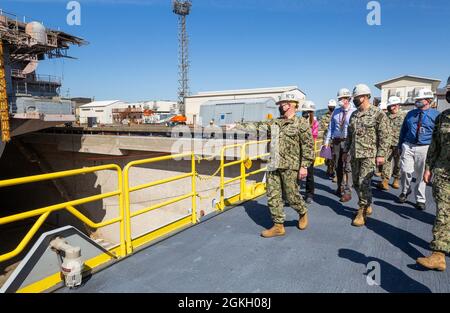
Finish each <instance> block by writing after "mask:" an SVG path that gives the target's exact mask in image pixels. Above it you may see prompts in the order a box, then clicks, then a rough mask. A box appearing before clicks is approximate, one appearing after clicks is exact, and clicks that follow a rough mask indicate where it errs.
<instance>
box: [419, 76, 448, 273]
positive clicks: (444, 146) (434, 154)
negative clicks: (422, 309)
mask: <svg viewBox="0 0 450 313" xmlns="http://www.w3.org/2000/svg"><path fill="white" fill-rule="evenodd" d="M449 82H450V78H449ZM446 98H447V102H449V103H450V90H448V91H447V97H446ZM449 146H450V109H447V110H445V111H444V112H442V113H441V114H440V115H439V116H438V117H437V120H436V126H435V128H434V131H433V138H432V140H431V145H430V148H429V149H428V153H427V161H426V165H425V173H424V175H423V180H424V181H425V182H426V183H428V182H429V181H430V180H431V177H432V176H434V178H433V197H434V199H435V201H436V209H437V210H436V220H435V222H434V227H433V241H432V242H431V244H430V247H431V250H432V251H433V252H432V254H431V255H430V256H429V257H424V258H418V259H417V263H419V264H420V265H422V266H424V267H426V268H428V269H433V270H438V271H445V268H446V262H445V254H446V253H447V254H448V253H450V147H449Z"/></svg>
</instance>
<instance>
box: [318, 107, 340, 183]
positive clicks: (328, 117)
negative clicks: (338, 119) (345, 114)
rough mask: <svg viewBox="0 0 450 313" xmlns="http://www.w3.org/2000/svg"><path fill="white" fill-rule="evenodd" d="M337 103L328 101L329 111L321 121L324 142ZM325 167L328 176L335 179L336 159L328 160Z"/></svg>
mask: <svg viewBox="0 0 450 313" xmlns="http://www.w3.org/2000/svg"><path fill="white" fill-rule="evenodd" d="M336 106H337V103H336V100H334V99H331V100H330V101H328V111H327V113H325V114H324V115H323V116H322V118H321V119H320V126H319V129H323V137H322V138H323V142H325V140H326V138H327V135H328V125H330V122H331V116H332V115H333V112H334V109H335V108H336ZM325 165H326V166H327V174H328V176H329V177H333V178H334V177H335V164H334V158H332V159H331V160H329V159H326V160H325Z"/></svg>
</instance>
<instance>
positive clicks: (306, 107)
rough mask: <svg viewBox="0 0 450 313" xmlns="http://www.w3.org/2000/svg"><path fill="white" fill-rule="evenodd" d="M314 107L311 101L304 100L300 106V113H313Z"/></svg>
mask: <svg viewBox="0 0 450 313" xmlns="http://www.w3.org/2000/svg"><path fill="white" fill-rule="evenodd" d="M315 110H316V105H315V104H314V102H312V101H311V100H306V101H305V102H304V103H303V105H302V111H315Z"/></svg>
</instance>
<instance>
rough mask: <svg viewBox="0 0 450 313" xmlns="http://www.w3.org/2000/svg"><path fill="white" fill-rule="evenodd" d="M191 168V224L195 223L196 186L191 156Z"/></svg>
mask: <svg viewBox="0 0 450 313" xmlns="http://www.w3.org/2000/svg"><path fill="white" fill-rule="evenodd" d="M191 164H192V165H191V166H192V224H196V223H197V186H196V181H195V179H196V176H195V173H196V171H195V155H194V153H192V155H191Z"/></svg>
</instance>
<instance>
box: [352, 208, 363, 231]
mask: <svg viewBox="0 0 450 313" xmlns="http://www.w3.org/2000/svg"><path fill="white" fill-rule="evenodd" d="M365 224H366V212H365V210H364V208H359V209H358V213H357V214H356V217H355V219H354V220H353V222H352V225H353V226H356V227H361V226H364V225H365Z"/></svg>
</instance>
